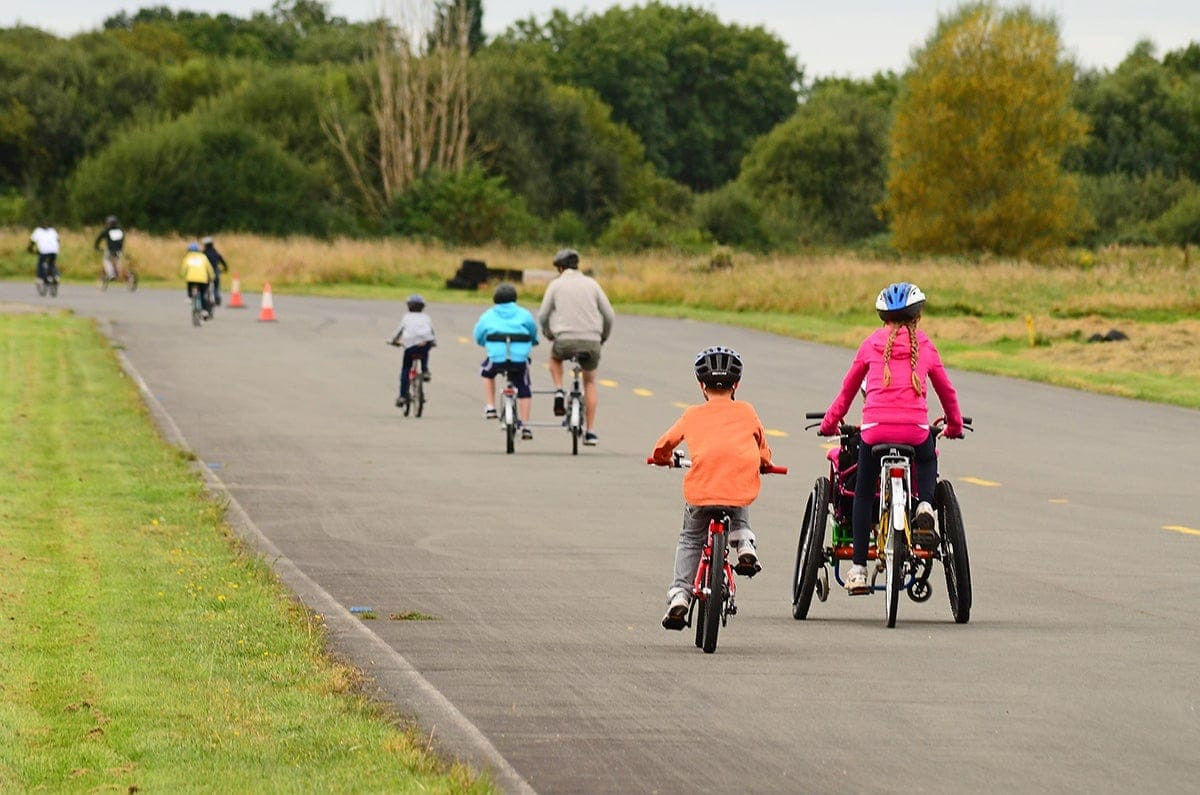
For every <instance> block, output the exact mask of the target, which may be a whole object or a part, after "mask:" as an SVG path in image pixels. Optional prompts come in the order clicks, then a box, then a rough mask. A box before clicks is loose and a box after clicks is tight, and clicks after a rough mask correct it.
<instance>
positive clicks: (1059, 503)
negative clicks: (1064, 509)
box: [1050, 497, 1067, 505]
mask: <svg viewBox="0 0 1200 795" xmlns="http://www.w3.org/2000/svg"><path fill="white" fill-rule="evenodd" d="M1050 502H1052V503H1054V504H1055V505H1066V504H1067V501H1066V500H1065V499H1063V498H1061V497H1059V498H1058V499H1053V500H1050Z"/></svg>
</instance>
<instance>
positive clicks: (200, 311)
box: [192, 296, 204, 328]
mask: <svg viewBox="0 0 1200 795" xmlns="http://www.w3.org/2000/svg"><path fill="white" fill-rule="evenodd" d="M203 315H204V307H203V305H202V304H201V303H200V297H199V296H196V297H193V298H192V325H193V326H195V327H196V328H199V327H200V322H201V321H202V320H203V319H204V317H203Z"/></svg>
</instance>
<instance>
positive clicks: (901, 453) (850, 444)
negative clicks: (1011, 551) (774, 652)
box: [792, 412, 974, 627]
mask: <svg viewBox="0 0 1200 795" xmlns="http://www.w3.org/2000/svg"><path fill="white" fill-rule="evenodd" d="M824 416H825V414H824V413H823V412H809V413H807V414H805V418H806V419H810V420H817V422H816V423H814V424H812V425H808V426H806V428H805V430H809V429H812V428H815V427H817V426H818V425H819V424H820V420H821V419H823V418H824ZM942 423H943V421H942V420H938V421H937V422H936V423H934V430H935V431H940V430H941V427H942ZM963 427H964V428H966V429H967V430H974V428H972V427H971V419H970V418H969V417H963ZM860 444H861V439H860V436H859V428H858V426H855V425H842V426H841V427H840V428H839V445H838V447H836V448H834V449H831V450H830V451H829V453H828V456H827V457H828V459H829V476H828V477H821V478H817V480H816V482H815V483H814V484H813V488H812V492H811V493H810V494H809V497H808V503H807V504H806V506H805V508H804V521H803V524H802V525H801V527H800V538H799V542H798V543H797V546H796V567H795V570H794V572H793V576H792V617H793V618H795V619H796V620H797V621H800V620H804V619H805V618H807V617H808V611H809V607H810V606H811V604H812V597H813V594H814V592H815V593H816V596H817V599H818V600H820V601H822V602H824V601H825V600H826V599H828V598H829V590H830V589H829V574H828V571H827V569H826V564H828V566H829V568H831V569H832V570H833V576H834V578H835V579H836V581H837V582H838V583H839V584H844V583H843V580H842V574H841V568H840V567H841V562H842V561H844V560H850V559H851V558H852V557H853V536H852V533H851V529H850V528H851V524H852V516H851V513H852V510H853V505H854V488H855V478H856V476H857V469H858V447H859V445H860ZM872 452H873V453H874V454H875V455H877V456H878V457H879V458H880V464H881V466H880V476H879V487H878V491H877V495H878V502H877V505H878V507H877V513H876V515H877V520H876V521H875V523H874V533H873V535H874V537H873V539H872V544H871V547H870V549H869V551H868V553H867V559H868V560H869V561H870V560H873V561H875V567H874V569H873V570H872V573H871V580H870V585H869V586H868V589H867V590H868V593H874V592H876V591H883V592H885V594H886V598H885V599H884V613H885V617H886V621H887V626H888V627H894V626H895V625H896V614H897V611H898V608H899V596H900V591H905V592H907V593H908V596H909V598H910V599H912V601H914V602H918V603H919V602H925V601H928V600H929V597H930V596H931V595H932V593H933V589H932V586H930V584H929V575H930V573H931V571H932V568H933V561H935V560H939V561H941V563H942V566H943V568H944V569H945V574H946V591H947V594H948V596H949V598H950V611H951V613H952V614H953V616H954V620H955V622H956V623H959V624H965V623H967V621H968V620H970V616H971V567H970V563H969V560H968V557H967V538H966V531H965V530H964V528H963V521H962V511H961V510H960V508H959V505H958V498H957V497H956V496H955V494H954V487H953V486H952V485H951V484H950V482H949V481H948V480H945V479H939V480H938V483H937V490H936V491H935V493H934V502H935V504H936V509H937V516H938V524H937V526H938V528H939V529H940V530H941V534H940V536H939V535H938V534H937V533H935V532H933V531H928V533H927V534H918V533H916V532H914V529H913V528H912V527H911V523H910V521H909V518H910V517H911V516H912V508H913V506H912V479H913V478H912V475H913V466H914V464H913V459H914V458H915V453H914V450H913V448H912V447H911V446H909V445H902V444H879V445H875V446H873V447H872ZM831 519H832V538H831V541H832V543H831V545H830V546H827V547H826V546H823V545H824V543H825V537H826V530H827V528H828V527H829V525H830V524H831V521H830V520H831ZM881 573H882V574H883V575H884V584H883V585H876V584H875V582H876V579H877V578H878V576H879V574H881Z"/></svg>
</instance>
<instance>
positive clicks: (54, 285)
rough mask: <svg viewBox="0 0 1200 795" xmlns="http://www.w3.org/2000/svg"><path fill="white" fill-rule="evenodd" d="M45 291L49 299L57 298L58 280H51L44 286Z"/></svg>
mask: <svg viewBox="0 0 1200 795" xmlns="http://www.w3.org/2000/svg"><path fill="white" fill-rule="evenodd" d="M46 289H48V290H49V291H50V297H51V298H56V297H58V279H51V280H50V283H49V284H48V285H46Z"/></svg>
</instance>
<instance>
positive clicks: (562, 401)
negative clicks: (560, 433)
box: [554, 389, 567, 417]
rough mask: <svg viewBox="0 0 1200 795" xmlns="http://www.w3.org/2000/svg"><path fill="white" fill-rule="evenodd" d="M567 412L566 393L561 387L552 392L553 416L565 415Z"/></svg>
mask: <svg viewBox="0 0 1200 795" xmlns="http://www.w3.org/2000/svg"><path fill="white" fill-rule="evenodd" d="M566 414H567V395H566V393H565V392H563V391H562V390H561V389H559V390H556V391H555V392H554V416H555V417H565V416H566Z"/></svg>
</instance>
